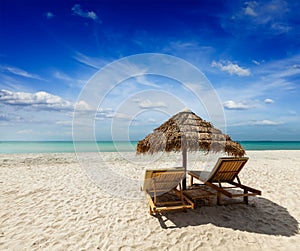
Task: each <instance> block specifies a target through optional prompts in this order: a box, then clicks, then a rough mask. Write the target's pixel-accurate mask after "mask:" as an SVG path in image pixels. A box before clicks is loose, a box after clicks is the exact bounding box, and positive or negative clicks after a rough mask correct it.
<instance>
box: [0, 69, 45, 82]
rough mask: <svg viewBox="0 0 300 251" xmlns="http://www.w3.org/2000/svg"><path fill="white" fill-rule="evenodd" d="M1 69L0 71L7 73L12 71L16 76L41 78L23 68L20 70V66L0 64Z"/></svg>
mask: <svg viewBox="0 0 300 251" xmlns="http://www.w3.org/2000/svg"><path fill="white" fill-rule="evenodd" d="M0 68H1V69H2V71H6V72H9V73H12V74H14V75H17V76H21V77H24V78H32V79H38V80H43V79H42V78H41V77H40V76H38V75H36V74H31V73H29V72H27V71H25V70H22V69H20V68H17V67H13V66H1V67H0Z"/></svg>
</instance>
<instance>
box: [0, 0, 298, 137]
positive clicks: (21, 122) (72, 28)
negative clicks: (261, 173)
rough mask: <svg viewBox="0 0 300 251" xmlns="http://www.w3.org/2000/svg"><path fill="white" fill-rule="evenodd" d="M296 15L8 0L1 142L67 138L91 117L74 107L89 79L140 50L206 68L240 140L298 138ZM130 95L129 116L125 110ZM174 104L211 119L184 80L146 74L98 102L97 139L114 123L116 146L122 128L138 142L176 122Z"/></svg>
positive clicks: (0, 53) (275, 2)
mask: <svg viewBox="0 0 300 251" xmlns="http://www.w3.org/2000/svg"><path fill="white" fill-rule="evenodd" d="M299 13H300V3H299V2H298V1H293V0H289V1H288V0H286V1H283V0H265V1H247V0H245V1H238V0H237V1H229V0H228V1H226V0H223V1H214V0H211V1H209V0H207V1H200V0H198V1H196V0H194V1H190V0H185V1H184V0H182V1H179V0H172V1H171V0H161V1H158V0H157V1H156V0H153V1H148V0H144V1H143V0H140V1H125V0H124V1H121V0H119V1H115V0H110V1H108V0H102V1H97V0H94V1H87V0H82V1H80V0H78V1H56V0H51V1H50V0H49V1H48V0H45V1H38V0H35V1H33V0H27V1H21V0H19V1H17V0H2V1H0V37H1V39H0V140H72V121H73V110H74V107H75V106H76V105H78V104H79V106H77V107H80V110H81V111H82V113H84V112H86V113H89V114H91V109H90V104H89V103H88V100H80V99H78V97H79V96H80V93H81V92H82V90H83V89H84V88H85V86H86V83H87V82H88V81H89V80H90V79H91V78H92V77H93V76H95V74H97V72H98V71H99V70H100V69H101V68H102V67H104V66H106V65H107V64H109V63H112V62H114V61H115V60H118V59H122V58H124V57H128V56H131V55H135V54H140V53H162V54H167V55H171V56H176V57H179V58H181V59H183V60H186V61H187V62H189V63H191V64H193V65H194V66H196V67H197V68H198V69H199V70H201V71H202V72H203V73H204V74H205V76H206V77H207V79H208V80H209V81H210V83H211V84H212V87H213V88H214V90H215V91H216V93H217V95H218V97H219V102H220V104H221V105H222V108H223V109H224V115H225V118H226V125H227V126H226V132H227V133H228V134H230V135H231V136H232V138H233V139H235V140H300V132H299V128H300V108H299V107H300V101H299V100H300V99H299V94H300V83H299V81H300V25H299V24H300V17H299ZM98 88H100V89H101V88H105V84H104V83H99V85H98ZM162 90H164V93H163V94H162ZM138 94H139V95H140V96H138ZM161 95H162V96H161ZM128 97H130V98H131V99H132V100H133V101H134V102H133V103H135V106H136V107H135V108H134V110H135V111H136V114H137V115H136V117H135V119H134V120H132V117H130V116H128V114H127V113H126V112H129V111H128V110H126V109H125V108H122V104H125V103H126V100H127V99H128ZM141 97H142V99H141ZM161 97H162V98H161ZM169 99H174V100H175V99H178V100H179V101H180V102H181V103H182V105H178V107H177V106H176V105H174V106H172V109H173V110H172V109H171V110H172V111H174V112H175V111H176V109H178V111H180V109H181V108H182V106H185V107H188V108H190V109H191V110H193V111H195V112H196V113H197V114H198V115H199V116H201V117H203V118H204V119H207V120H209V118H210V116H209V114H207V113H205V107H199V105H196V103H195V102H193V101H192V99H191V98H189V96H188V94H186V95H185V94H184V88H183V87H182V85H181V84H180V83H177V82H176V81H174V80H172V79H167V78H165V77H162V76H160V77H158V76H149V75H145V76H140V77H139V78H132V79H129V80H128V81H125V82H124V83H123V84H122V85H119V86H118V87H117V88H115V89H114V90H113V91H112V92H110V94H109V95H107V97H106V98H105V100H104V102H103V103H101V104H98V107H97V110H96V112H94V114H93V118H94V119H95V128H94V131H95V135H96V138H97V139H98V140H109V139H110V138H111V132H112V127H113V128H114V130H115V131H117V132H118V133H115V135H113V137H114V138H115V139H122V135H123V133H124V132H127V133H129V134H130V139H132V140H138V139H141V138H142V137H143V136H144V135H145V134H147V133H149V132H151V130H152V129H153V128H155V127H157V126H159V125H160V124H161V123H162V122H164V121H165V120H166V119H168V118H169V117H170V116H171V115H172V114H168V112H167V111H170V109H169V110H168V109H167V108H168V106H171V105H172V104H170V102H167V101H168V100H169ZM179 101H178V102H179ZM120 107H121V108H122V109H121V108H120ZM169 108H170V107H169ZM121 111H122V112H121ZM83 132H84V130H83ZM83 138H84V134H83Z"/></svg>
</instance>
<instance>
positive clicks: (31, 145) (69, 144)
mask: <svg viewBox="0 0 300 251" xmlns="http://www.w3.org/2000/svg"><path fill="white" fill-rule="evenodd" d="M239 143H240V144H241V145H242V146H243V147H244V148H245V150H246V151H247V150H300V141H240V142H239ZM136 144H137V141H133V142H124V141H118V142H112V141H102V142H76V144H75V146H76V151H78V152H95V151H96V152H97V151H100V152H128V151H129V152H130V151H135V147H136ZM70 152H71V153H72V152H75V148H74V143H73V141H0V154H12V153H70Z"/></svg>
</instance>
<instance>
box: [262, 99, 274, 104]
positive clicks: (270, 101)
mask: <svg viewBox="0 0 300 251" xmlns="http://www.w3.org/2000/svg"><path fill="white" fill-rule="evenodd" d="M264 102H265V103H266V104H272V103H274V102H275V101H274V100H273V99H270V98H266V99H265V100H264Z"/></svg>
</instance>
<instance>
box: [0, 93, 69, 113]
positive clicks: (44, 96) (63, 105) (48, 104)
mask: <svg viewBox="0 0 300 251" xmlns="http://www.w3.org/2000/svg"><path fill="white" fill-rule="evenodd" d="M0 103H3V104H5V105H16V106H30V107H35V108H40V109H50V110H65V109H67V110H69V109H73V105H72V104H71V103H70V102H69V101H66V100H64V99H62V98H61V97H59V96H56V95H52V94H50V93H47V92H43V91H40V92H36V93H27V92H11V91H7V90H0Z"/></svg>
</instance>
